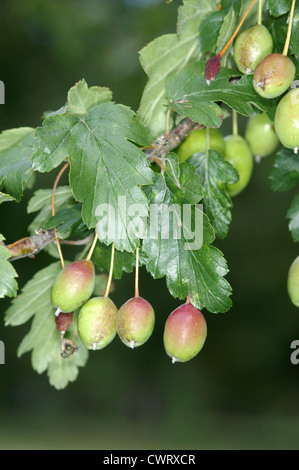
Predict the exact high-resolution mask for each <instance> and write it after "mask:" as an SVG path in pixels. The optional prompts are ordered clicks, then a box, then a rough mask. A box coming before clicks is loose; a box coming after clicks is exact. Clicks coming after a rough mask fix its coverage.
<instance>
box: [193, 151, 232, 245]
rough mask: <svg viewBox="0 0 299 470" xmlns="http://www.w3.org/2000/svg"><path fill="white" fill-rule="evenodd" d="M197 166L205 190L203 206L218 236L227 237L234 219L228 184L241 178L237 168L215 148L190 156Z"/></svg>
mask: <svg viewBox="0 0 299 470" xmlns="http://www.w3.org/2000/svg"><path fill="white" fill-rule="evenodd" d="M188 163H191V164H192V165H193V166H194V167H195V168H196V173H197V174H198V176H199V180H200V183H201V185H202V187H203V191H204V199H203V207H204V211H205V213H206V214H207V216H208V217H209V219H210V221H211V224H212V226H213V228H214V230H215V235H216V237H218V238H225V237H226V235H227V233H228V230H229V224H230V223H231V220H232V215H231V208H232V201H231V198H230V197H229V195H228V194H227V191H226V185H227V184H233V183H236V182H237V181H238V179H239V175H238V172H237V170H236V169H235V168H234V167H233V166H232V165H231V164H230V163H228V162H227V161H225V160H224V158H223V156H222V155H220V154H219V153H218V152H216V151H215V150H209V152H208V154H207V153H196V154H194V155H193V156H192V157H191V158H189V160H188Z"/></svg>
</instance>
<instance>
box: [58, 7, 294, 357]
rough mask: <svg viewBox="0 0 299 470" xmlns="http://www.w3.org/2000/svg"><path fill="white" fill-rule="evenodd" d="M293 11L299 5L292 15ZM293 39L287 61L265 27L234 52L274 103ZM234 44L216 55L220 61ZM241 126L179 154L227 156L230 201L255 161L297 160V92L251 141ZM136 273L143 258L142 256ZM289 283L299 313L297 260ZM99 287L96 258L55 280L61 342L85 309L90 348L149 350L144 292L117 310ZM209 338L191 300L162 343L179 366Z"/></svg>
mask: <svg viewBox="0 0 299 470" xmlns="http://www.w3.org/2000/svg"><path fill="white" fill-rule="evenodd" d="M253 3H254V2H252V4H253ZM252 4H251V5H252ZM294 5H295V2H294V1H293V3H292V12H293V11H294ZM290 32H291V26H290V27H289V28H288V36H287V39H286V43H285V47H284V51H283V53H282V54H277V53H272V51H273V40H272V37H271V34H270V32H269V31H268V29H267V28H266V27H265V26H263V25H262V24H257V25H256V26H253V27H251V28H249V29H248V30H246V31H244V32H243V33H241V34H240V35H239V36H238V38H237V40H236V43H235V47H234V59H235V63H236V66H237V67H238V69H239V71H240V72H242V73H243V74H247V75H248V74H253V86H254V88H255V90H256V92H257V93H258V94H259V95H261V96H262V97H264V98H267V99H273V98H276V97H278V96H281V95H282V94H284V93H285V92H286V91H287V90H288V88H289V87H290V86H291V84H292V82H293V80H294V78H295V66H294V64H293V62H292V60H291V59H290V58H289V57H288V56H287V52H288V46H289V40H290ZM233 37H234V36H233ZM233 37H232V38H231V40H230V41H229V43H228V44H227V45H226V46H225V48H224V49H223V50H222V52H221V53H220V54H218V59H217V60H218V62H219V60H220V59H221V55H222V54H223V53H224V51H225V50H226V49H227V47H228V45H229V44H230V43H231V41H232V39H233ZM216 58H217V57H216ZM216 58H212V59H216ZM213 67H214V65H213V63H212V67H210V69H209V73H208V77H209V80H210V78H211V79H213V78H215V74H214V77H212V75H211V77H210V75H209V74H210V72H211V70H212V71H213ZM215 70H216V69H215ZM216 73H218V72H216ZM207 81H208V80H207ZM236 119H237V114H236V112H235V111H233V133H232V135H228V136H226V137H225V138H224V137H223V136H222V134H221V132H220V131H219V129H195V130H193V131H192V132H191V133H190V134H189V135H188V137H187V138H186V139H185V140H184V141H183V142H182V143H181V145H180V146H179V147H178V148H177V150H176V151H177V154H178V157H179V160H180V162H183V161H185V160H187V159H188V158H189V157H191V156H192V155H193V156H195V158H196V153H199V152H206V151H207V149H211V150H216V151H218V152H219V153H220V154H222V155H223V157H224V158H225V160H227V161H228V162H229V163H231V164H232V165H233V166H234V167H235V168H236V170H237V171H238V173H239V181H238V182H237V183H234V184H231V185H228V186H227V192H228V194H229V195H230V196H235V195H237V194H239V193H240V192H241V191H242V190H243V189H244V188H245V187H246V186H247V184H248V182H249V180H250V177H251V174H252V170H253V165H254V156H255V157H256V158H262V157H265V156H267V155H270V154H271V153H272V152H274V150H275V149H276V148H277V146H278V145H279V142H281V143H282V144H283V146H284V147H287V148H292V149H294V152H295V153H296V152H297V149H298V147H299V132H298V127H299V96H298V89H293V90H290V91H288V92H287V93H286V94H285V95H284V97H283V98H282V99H281V100H280V102H279V104H278V106H277V110H276V114H275V119H274V122H272V121H271V120H270V118H269V117H268V115H267V114H266V113H261V114H256V115H255V116H254V117H252V118H251V119H250V120H249V121H248V125H247V128H246V132H245V137H242V136H241V135H239V134H238V127H237V121H236ZM137 269H138V258H137V257H136V270H137ZM290 276H291V279H289V292H290V293H291V294H290V295H291V297H294V303H295V304H297V306H299V297H298V289H297V287H296V286H297V284H298V283H297V279H298V278H299V257H298V258H297V260H296V261H295V264H294V265H293V266H292V268H291V274H290ZM294 279H295V281H296V282H295V281H294ZM294 282H295V284H296V286H295V287H294ZM94 284H95V269H94V265H93V262H92V261H91V260H90V258H87V259H86V260H84V261H75V262H73V263H71V264H69V265H68V266H66V267H63V269H62V271H61V272H60V274H59V275H58V276H57V278H56V280H55V282H54V284H53V286H52V291H51V301H52V304H53V306H54V307H55V308H56V309H57V310H56V325H57V329H58V330H59V331H60V332H61V334H62V336H64V333H65V331H66V330H67V329H68V328H69V326H70V324H71V323H72V321H73V312H74V310H76V309H79V308H80V312H79V314H78V318H77V324H78V325H77V326H78V333H79V336H80V338H81V340H82V342H83V344H84V345H85V346H86V348H88V349H91V350H99V349H102V348H104V347H105V346H107V345H108V344H109V343H110V342H111V341H112V340H113V339H114V337H115V336H116V334H118V336H119V338H120V339H121V341H122V342H123V343H124V344H125V345H126V346H128V347H130V348H135V347H138V346H141V345H142V344H144V343H145V342H146V341H147V340H148V339H149V337H150V336H151V334H152V332H153V329H154V324H155V314H154V310H153V308H152V306H151V305H150V303H149V302H148V301H146V300H145V299H143V298H142V297H140V296H139V293H138V289H137V290H136V289H135V297H132V298H131V299H129V300H128V301H127V302H126V303H125V304H124V305H122V307H121V308H120V309H119V310H118V309H117V307H116V305H115V304H114V302H113V301H112V300H111V299H110V298H109V296H108V295H109V288H108V291H107V290H106V293H105V295H104V296H101V297H91V296H92V294H93V291H94ZM294 290H295V291H296V292H295V294H294ZM295 297H296V298H295ZM206 336H207V326H206V321H205V318H204V316H203V315H202V313H201V312H200V311H199V310H197V309H196V308H195V307H194V306H193V305H192V304H191V303H190V302H189V301H188V299H187V301H186V303H184V304H183V305H181V306H179V307H178V308H177V309H175V310H174V311H173V312H172V313H171V314H170V315H169V317H168V318H167V320H166V323H165V329H164V336H163V340H164V347H165V350H166V353H167V354H168V355H169V356H170V357H171V358H172V361H173V362H176V361H180V362H185V361H188V360H190V359H192V358H193V357H194V356H196V355H197V353H198V352H199V351H200V350H201V348H202V347H203V345H204V342H205V339H206ZM70 351H71V352H73V351H74V349H72V348H71V349H70ZM64 353H65V351H64ZM65 357H67V354H66V355H65Z"/></svg>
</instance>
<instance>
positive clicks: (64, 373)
mask: <svg viewBox="0 0 299 470" xmlns="http://www.w3.org/2000/svg"><path fill="white" fill-rule="evenodd" d="M74 337H75V338H76V340H75V341H76V345H77V347H78V351H76V352H75V353H74V354H73V355H71V356H70V357H68V358H66V359H64V358H62V357H61V355H60V345H59V344H58V343H57V342H56V345H55V350H54V351H55V355H54V359H53V360H52V361H51V362H50V364H49V367H48V377H49V382H50V385H52V386H53V387H55V388H56V389H57V390H63V389H64V388H66V387H67V385H68V384H69V383H70V382H74V381H75V380H76V379H77V377H78V373H79V367H84V366H85V364H86V362H87V359H88V350H87V349H86V348H85V346H84V345H83V343H82V342H81V341H80V339H79V337H78V334H77V333H76V334H75V333H73V334H72V336H71V339H72V340H73V339H75V338H74Z"/></svg>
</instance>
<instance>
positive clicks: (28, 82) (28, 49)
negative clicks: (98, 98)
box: [0, 0, 299, 449]
mask: <svg viewBox="0 0 299 470" xmlns="http://www.w3.org/2000/svg"><path fill="white" fill-rule="evenodd" d="M179 3H180V2H178V1H174V2H173V3H172V4H170V5H165V3H164V1H150V0H147V1H145V0H143V1H142V0H139V1H138V0H126V1H125V0H124V1H121V0H109V1H107V0H106V1H105V0H85V1H84V2H83V1H79V0H65V1H63V2H61V0H51V1H45V0H24V1H22V2H20V1H18V0H2V2H1V15H2V26H1V32H0V39H1V45H2V47H1V69H0V79H1V80H3V81H4V83H5V87H6V89H5V90H6V104H5V105H3V106H1V107H0V127H1V130H4V129H8V128H10V127H18V126H24V125H25V126H32V127H34V126H37V125H39V124H40V122H41V116H42V113H43V112H44V111H45V110H55V109H58V108H59V107H60V106H61V105H62V104H64V100H65V97H66V93H67V91H68V89H69V88H70V87H71V86H73V85H74V83H76V82H77V81H78V80H79V79H81V78H85V79H86V81H87V83H88V85H90V86H92V85H101V86H108V87H110V88H111V89H112V91H113V94H114V96H113V98H114V100H115V101H118V102H121V103H123V104H126V105H129V106H131V107H132V108H133V109H135V110H137V109H138V105H139V101H140V97H141V93H142V89H143V87H144V85H145V83H146V77H145V74H144V72H143V71H142V69H141V67H140V64H139V62H138V51H139V50H140V49H141V48H142V47H143V46H144V45H145V44H147V43H148V42H149V41H151V40H152V39H154V38H155V37H157V36H159V35H161V34H164V33H168V32H174V31H175V22H176V15H177V6H178V4H179ZM244 125H245V121H243V120H242V119H240V130H241V131H242V130H243V131H244ZM223 127H224V129H223V130H224V132H225V133H226V134H227V133H230V132H231V124H230V120H229V119H227V120H226V121H225V124H224V126H223ZM272 167H273V158H272V157H268V158H266V159H263V160H262V161H261V163H260V164H259V165H256V167H255V169H254V174H253V178H252V181H251V184H250V185H249V186H248V188H247V189H246V190H245V191H244V192H243V193H242V194H240V195H239V196H238V197H237V198H235V199H234V200H233V202H234V208H233V221H232V224H231V227H230V232H229V235H228V238H227V239H225V240H223V241H221V242H219V241H217V242H216V245H217V246H218V247H219V248H220V249H221V250H222V251H223V252H224V253H225V256H226V258H227V260H228V264H229V268H230V273H229V275H228V280H229V282H230V283H231V284H232V286H233V297H232V300H233V308H232V309H231V310H230V311H229V312H228V313H226V314H222V315H221V314H219V315H213V314H209V313H205V312H203V313H205V316H206V320H207V325H208V337H207V341H206V344H205V346H204V348H203V350H202V351H201V352H200V354H199V355H198V356H197V358H195V359H193V360H192V361H190V362H189V363H186V364H184V365H182V364H175V365H172V364H171V361H170V359H169V358H168V357H167V356H166V354H165V352H164V349H163V343H162V335H163V327H164V322H165V320H166V318H167V316H168V315H169V313H170V312H171V311H172V310H173V309H174V308H175V307H177V306H178V302H177V301H176V300H175V299H173V298H172V297H171V296H170V294H169V293H168V291H167V290H166V287H165V281H164V280H161V281H159V280H158V281H153V280H152V278H151V277H150V275H148V274H147V273H146V272H145V271H144V269H141V273H140V276H141V280H140V294H141V295H142V296H143V297H145V298H147V299H148V300H149V301H150V302H151V303H152V305H153V307H154V309H155V311H156V319H157V320H156V327H155V330H154V333H153V336H152V337H151V339H150V340H149V341H148V342H147V343H146V344H145V345H144V346H143V347H142V348H140V349H137V350H134V351H132V350H130V349H129V348H126V347H125V346H124V345H123V344H122V343H121V342H120V341H119V340H118V339H117V338H116V339H115V340H114V341H113V342H112V343H111V344H110V345H109V346H108V347H107V348H105V349H104V350H102V351H100V352H97V353H94V354H91V355H90V359H89V360H88V363H87V366H86V367H85V368H84V369H82V370H81V371H80V374H79V378H78V380H77V381H76V382H75V383H73V384H71V385H70V386H69V387H68V388H67V389H66V390H64V391H61V392H57V391H55V390H54V389H52V388H51V387H50V386H49V384H48V381H47V377H46V376H45V375H41V376H39V375H38V374H36V372H34V371H33V370H32V368H31V366H30V357H29V355H28V354H27V355H24V356H23V357H21V358H20V359H17V357H16V350H17V347H18V345H19V342H20V340H21V338H22V337H23V336H24V334H26V332H27V331H28V329H29V325H25V326H21V327H19V328H9V327H7V328H4V324H3V316H2V319H1V320H0V322H1V323H0V338H1V340H3V341H4V343H5V346H6V365H5V366H0V447H1V446H2V445H3V446H4V448H5V447H6V448H8V447H9V448H14V447H18V446H19V447H20V446H24V447H26V446H27V447H31V448H46V447H47V446H50V447H51V445H52V446H58V447H60V448H63V447H64V445H65V446H67V447H68V448H72V446H74V447H75V446H76V445H77V447H80V445H81V446H82V447H84V448H88V446H91V447H92V446H93V447H99V448H106V449H107V448H125V447H126V446H127V447H129V448H140V447H142V448H146V447H147V446H148V447H150V446H151V445H152V447H155V448H159V446H160V445H161V446H162V445H163V444H164V445H165V446H166V447H168V448H171V447H172V448H203V447H205V448H215V447H217V448H222V447H223V448H229V447H230V448H231V447H238V448H242V447H243V448H245V447H247V448H248V446H250V445H251V446H252V447H255V446H256V447H264V448H265V447H269V448H271V447H275V446H276V447H279V446H283V447H284V448H286V447H291V448H294V447H296V446H297V442H298V439H297V437H299V435H298V434H299V432H298V426H297V421H292V418H293V417H294V418H296V420H298V411H297V408H298V407H297V395H298V387H299V380H298V373H299V365H298V366H297V367H296V366H294V365H292V364H291V362H290V353H291V350H290V344H291V342H292V341H293V340H294V339H296V338H297V337H298V336H299V323H298V312H297V309H296V308H295V307H294V306H292V304H291V303H290V300H289V298H288V295H287V291H286V279H287V272H288V269H289V266H290V264H291V262H292V261H293V259H294V258H295V257H296V256H297V254H298V252H297V248H296V245H295V244H294V243H293V241H292V239H291V236H290V233H289V232H288V228H287V220H286V218H285V214H286V211H287V209H288V207H289V205H290V202H291V200H292V198H293V194H292V192H290V193H286V194H281V193H279V194H278V193H276V194H275V193H273V191H272V190H271V189H270V182H269V179H268V177H269V174H270V172H271V170H272ZM54 173H55V172H54ZM54 173H53V174H50V175H39V176H38V178H37V179H36V181H35V184H34V188H33V189H37V188H39V187H45V188H46V187H51V185H52V184H53V182H54V179H55V176H56V174H54ZM65 183H66V179H64V178H62V180H61V185H63V184H65ZM31 195H32V189H31V190H27V191H26V192H25V196H24V198H23V200H22V202H21V203H20V204H15V203H11V202H8V203H5V204H3V205H1V208H0V217H1V219H0V220H1V227H0V228H1V232H2V233H3V234H4V235H5V237H6V239H7V241H8V242H13V241H15V240H16V239H18V238H21V237H23V236H26V234H27V232H26V231H27V226H28V225H29V223H30V222H31V221H32V219H33V217H32V214H29V215H28V214H26V205H27V202H28V200H29V198H30V197H31ZM64 253H65V256H66V258H67V259H72V258H73V257H74V256H75V251H74V248H71V247H65V248H64ZM51 259H52V258H50V257H49V255H48V254H47V253H40V254H39V255H38V256H37V257H36V258H35V259H33V260H30V259H23V260H19V261H17V262H16V263H15V267H16V269H17V271H18V273H19V284H20V286H23V285H24V284H25V282H26V281H27V280H28V279H29V278H30V277H32V275H33V274H34V273H35V272H36V271H37V270H38V269H41V268H42V267H45V266H47V265H48V264H49V262H50V261H51ZM133 284H134V280H133V275H132V274H124V276H123V277H122V279H121V280H118V281H115V291H114V292H113V294H112V296H111V297H112V299H113V300H114V301H115V303H116V304H117V306H119V307H120V306H121V304H122V303H123V302H125V301H126V300H127V299H128V296H130V295H133ZM8 305H9V301H8V300H5V301H2V302H1V315H2V314H3V313H4V311H5V309H6V308H7V306H8ZM82 419H83V421H82V422H83V425H82V426H81V425H80V421H81V420H82ZM29 420H30V423H29ZM69 423H71V429H74V428H75V436H74V438H73V439H72V436H71V435H70V436H67V438H64V434H63V433H66V434H67V430H68V428H69V426H68V425H69ZM273 423H274V424H273ZM120 428H122V429H125V431H124V433H125V434H126V438H125V439H124V440H122V435H121V432H120V431H119V429H120ZM87 429H88V430H89V433H90V434H93V436H94V437H93V439H91V440H89V441H88V439H87V436H88V431H86V430H87ZM103 429H104V430H105V431H103ZM116 430H118V432H117V433H115V431H116ZM40 431H41V434H40ZM158 431H159V432H158ZM24 433H26V435H27V437H24ZM51 433H52V434H51ZM53 433H55V439H52V438H49V436H50V435H52V436H53ZM86 433H87V434H86ZM83 435H84V437H85V440H82V439H81V438H82V437H83ZM281 435H283V436H284V439H283V440H282V441H281V440H279V438H278V436H281ZM165 436H167V438H166V437H165ZM253 436H254V437H253ZM97 439H98V441H97ZM55 443H56V444H55ZM80 443H81V444H80Z"/></svg>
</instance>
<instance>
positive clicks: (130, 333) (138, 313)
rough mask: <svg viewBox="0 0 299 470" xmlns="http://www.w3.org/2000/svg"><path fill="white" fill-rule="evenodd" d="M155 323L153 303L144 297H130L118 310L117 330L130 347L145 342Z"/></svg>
mask: <svg viewBox="0 0 299 470" xmlns="http://www.w3.org/2000/svg"><path fill="white" fill-rule="evenodd" d="M154 325H155V313H154V310H153V307H152V306H151V304H150V303H149V302H148V301H147V300H145V299H143V298H142V297H133V298H131V299H129V300H128V301H127V302H126V303H125V304H124V305H122V307H121V308H120V309H119V311H118V316H117V332H118V335H119V337H120V339H121V340H122V342H123V343H124V344H125V345H126V346H129V347H130V348H132V349H133V348H135V347H138V346H141V345H142V344H144V343H145V342H146V341H147V340H148V339H149V337H150V336H151V334H152V332H153V330H154Z"/></svg>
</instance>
